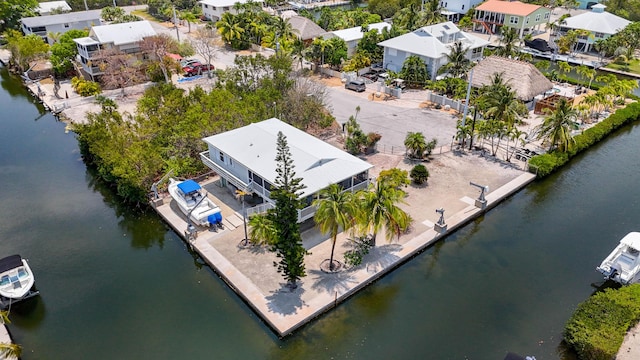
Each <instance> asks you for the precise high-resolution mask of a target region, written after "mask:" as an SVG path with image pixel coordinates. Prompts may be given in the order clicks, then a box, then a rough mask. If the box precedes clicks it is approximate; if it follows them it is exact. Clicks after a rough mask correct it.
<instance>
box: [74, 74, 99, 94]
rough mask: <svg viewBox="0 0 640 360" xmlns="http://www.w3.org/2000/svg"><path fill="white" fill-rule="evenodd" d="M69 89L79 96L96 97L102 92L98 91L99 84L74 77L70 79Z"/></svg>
mask: <svg viewBox="0 0 640 360" xmlns="http://www.w3.org/2000/svg"><path fill="white" fill-rule="evenodd" d="M71 87H72V88H73V90H75V91H76V92H77V93H78V95H80V96H93V95H98V94H100V93H101V92H102V89H100V84H98V83H97V82H94V81H87V80H85V79H82V78H79V77H77V76H74V77H73V78H72V79H71Z"/></svg>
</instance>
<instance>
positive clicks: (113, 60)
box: [98, 48, 142, 96]
mask: <svg viewBox="0 0 640 360" xmlns="http://www.w3.org/2000/svg"><path fill="white" fill-rule="evenodd" d="M100 53H101V55H100V58H101V60H100V64H99V65H98V67H99V68H100V71H102V75H101V76H100V80H101V81H102V82H103V83H104V85H105V86H106V87H111V88H115V89H122V96H124V95H125V92H124V89H125V88H126V87H127V86H131V85H133V84H136V83H137V82H138V81H140V79H141V78H142V76H141V74H140V64H139V62H138V61H136V60H135V58H134V57H133V56H132V55H130V54H126V53H124V52H122V51H119V50H118V49H115V48H114V49H108V50H101V51H100Z"/></svg>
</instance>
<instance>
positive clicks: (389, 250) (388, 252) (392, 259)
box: [362, 244, 402, 273]
mask: <svg viewBox="0 0 640 360" xmlns="http://www.w3.org/2000/svg"><path fill="white" fill-rule="evenodd" d="M401 249H402V245H400V244H386V245H380V246H376V247H374V248H372V249H371V250H370V251H369V254H367V255H365V257H364V259H363V260H362V263H363V264H364V266H365V267H366V270H367V272H370V273H373V272H377V271H380V270H382V269H384V268H387V267H389V266H391V265H393V264H395V263H396V262H397V261H398V259H400V257H399V256H398V255H396V254H394V253H395V252H398V251H400V250H401Z"/></svg>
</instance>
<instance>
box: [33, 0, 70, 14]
mask: <svg viewBox="0 0 640 360" xmlns="http://www.w3.org/2000/svg"><path fill="white" fill-rule="evenodd" d="M35 10H36V12H37V13H38V14H40V16H45V15H51V13H54V12H55V13H56V14H59V13H64V12H70V11H71V6H69V4H67V2H66V1H48V2H41V3H40V4H39V5H38V7H37V8H36V9H35Z"/></svg>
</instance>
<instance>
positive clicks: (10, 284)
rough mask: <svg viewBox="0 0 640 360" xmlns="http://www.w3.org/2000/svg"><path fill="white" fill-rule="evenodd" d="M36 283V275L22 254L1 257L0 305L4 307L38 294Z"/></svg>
mask: <svg viewBox="0 0 640 360" xmlns="http://www.w3.org/2000/svg"><path fill="white" fill-rule="evenodd" d="M35 283H36V282H35V277H34V276H33V273H32V272H31V268H30V267H29V264H28V263H27V260H26V259H23V258H22V257H21V256H20V255H11V256H7V257H5V258H2V259H0V306H1V307H2V308H7V307H9V306H11V304H13V303H16V302H19V301H22V300H26V299H28V298H30V297H33V296H36V295H38V294H39V292H38V290H36V288H35Z"/></svg>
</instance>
